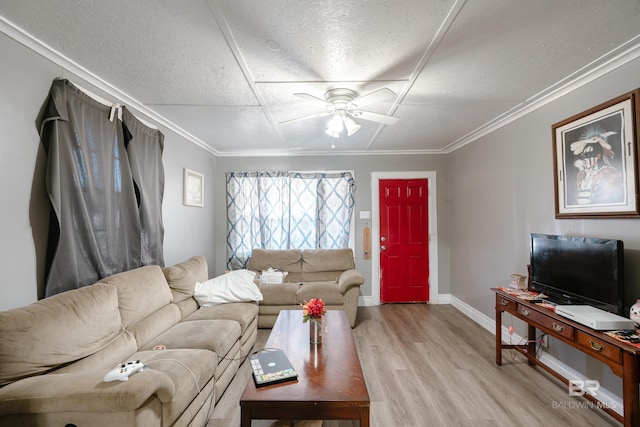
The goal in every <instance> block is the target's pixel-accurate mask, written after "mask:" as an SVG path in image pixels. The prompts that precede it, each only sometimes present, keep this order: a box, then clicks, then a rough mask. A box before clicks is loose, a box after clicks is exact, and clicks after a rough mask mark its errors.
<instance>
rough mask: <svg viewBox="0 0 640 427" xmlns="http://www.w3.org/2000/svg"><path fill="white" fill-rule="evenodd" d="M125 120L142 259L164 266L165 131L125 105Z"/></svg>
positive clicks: (151, 263)
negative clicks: (148, 122) (142, 119)
mask: <svg viewBox="0 0 640 427" xmlns="http://www.w3.org/2000/svg"><path fill="white" fill-rule="evenodd" d="M122 122H123V126H124V137H125V141H126V144H125V145H126V147H127V153H128V154H129V164H130V165H131V174H132V176H133V184H134V189H135V190H136V198H137V203H138V210H139V212H140V245H141V247H140V250H141V253H140V261H141V262H142V265H154V264H155V265H161V266H164V254H163V251H162V242H163V239H164V225H163V223H162V197H163V194H164V167H163V166H162V151H163V150H164V135H163V134H162V133H161V132H160V131H159V130H158V129H153V128H150V127H148V126H147V125H145V124H144V123H142V122H141V121H140V120H138V119H137V118H136V117H135V116H134V115H133V114H131V112H129V110H128V109H127V108H126V107H124V108H123V110H122Z"/></svg>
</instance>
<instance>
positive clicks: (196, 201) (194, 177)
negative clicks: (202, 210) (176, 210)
mask: <svg viewBox="0 0 640 427" xmlns="http://www.w3.org/2000/svg"><path fill="white" fill-rule="evenodd" d="M183 185H184V187H183V203H184V205H185V206H197V207H203V206H204V175H203V174H201V173H200V172H196V171H194V170H191V169H187V168H184V179H183Z"/></svg>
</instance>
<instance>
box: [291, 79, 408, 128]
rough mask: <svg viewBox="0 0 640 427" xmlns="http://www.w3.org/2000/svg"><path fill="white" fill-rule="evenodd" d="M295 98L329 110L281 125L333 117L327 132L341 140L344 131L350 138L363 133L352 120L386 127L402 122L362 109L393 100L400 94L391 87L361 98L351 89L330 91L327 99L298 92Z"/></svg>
mask: <svg viewBox="0 0 640 427" xmlns="http://www.w3.org/2000/svg"><path fill="white" fill-rule="evenodd" d="M294 95H295V96H297V97H299V98H302V99H306V100H309V101H313V102H318V103H322V104H323V105H324V106H325V111H323V112H321V113H317V114H311V115H309V116H304V117H298V118H297V119H291V120H285V121H283V122H280V124H284V123H291V122H297V121H300V120H307V119H311V118H314V117H323V116H333V117H332V118H331V119H330V120H329V122H328V123H327V129H326V130H325V133H326V134H327V135H329V136H332V137H334V138H338V137H340V135H341V133H342V131H343V130H344V129H346V131H347V135H348V136H351V135H353V134H354V133H356V132H357V131H358V130H360V127H361V126H360V125H359V124H357V123H356V122H355V121H354V120H353V119H352V117H353V118H358V119H364V120H369V121H372V122H377V123H382V124H385V125H393V124H395V123H396V122H397V121H398V119H397V118H396V117H393V116H388V115H386V114H380V113H374V112H371V111H363V110H361V109H360V108H362V107H365V106H367V105H370V104H373V103H375V102H379V101H383V100H385V99H389V98H393V97H394V96H395V95H396V94H395V93H394V92H393V91H392V90H390V89H387V88H382V89H378V90H376V91H373V92H371V93H368V94H366V95H362V96H358V94H357V93H356V92H355V91H353V90H351V89H345V88H335V89H329V90H328V91H327V92H326V93H325V94H324V99H322V98H318V97H317V96H313V95H310V94H308V93H294Z"/></svg>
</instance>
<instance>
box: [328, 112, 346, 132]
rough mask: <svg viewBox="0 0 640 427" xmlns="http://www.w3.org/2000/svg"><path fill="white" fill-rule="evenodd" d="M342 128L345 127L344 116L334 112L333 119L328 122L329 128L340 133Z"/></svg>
mask: <svg viewBox="0 0 640 427" xmlns="http://www.w3.org/2000/svg"><path fill="white" fill-rule="evenodd" d="M342 129H344V124H343V123H342V117H341V116H339V115H337V114H334V115H333V117H331V120H329V121H328V122H327V130H330V131H332V132H334V133H337V134H340V132H342Z"/></svg>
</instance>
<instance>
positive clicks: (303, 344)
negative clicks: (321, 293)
mask: <svg viewBox="0 0 640 427" xmlns="http://www.w3.org/2000/svg"><path fill="white" fill-rule="evenodd" d="M265 348H280V349H282V350H284V352H285V353H286V354H287V357H288V358H289V360H290V361H291V364H292V365H293V367H294V369H295V370H296V371H297V372H298V379H297V380H296V381H289V382H286V383H280V384H274V385H270V386H266V387H260V388H256V386H255V383H254V382H253V378H250V379H249V383H248V384H247V387H246V388H245V390H244V393H242V397H241V398H240V408H241V414H242V415H241V425H242V427H250V426H251V420H252V419H263V420H264V419H267V420H268V419H285V420H360V426H361V427H369V393H368V392H367V385H366V384H365V381H364V376H363V375H362V368H361V366H360V359H359V358H358V353H357V351H356V346H355V342H354V341H353V334H352V333H351V326H350V324H349V319H348V317H347V314H346V313H345V312H344V311H343V310H329V311H328V312H327V314H326V318H325V330H324V331H323V337H322V344H319V345H314V344H309V325H308V324H307V323H302V310H283V311H281V312H280V314H279V315H278V319H277V320H276V323H275V325H274V326H273V329H272V330H271V334H270V335H269V339H268V340H267V343H266V344H265Z"/></svg>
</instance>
